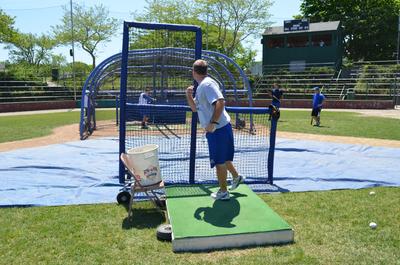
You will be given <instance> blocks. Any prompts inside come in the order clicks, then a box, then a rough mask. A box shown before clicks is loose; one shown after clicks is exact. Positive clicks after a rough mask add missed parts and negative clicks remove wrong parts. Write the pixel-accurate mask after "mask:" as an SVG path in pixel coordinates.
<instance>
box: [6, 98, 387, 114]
mask: <svg viewBox="0 0 400 265" xmlns="http://www.w3.org/2000/svg"><path fill="white" fill-rule="evenodd" d="M232 103H233V102H228V104H227V105H230V106H237V104H232ZM270 104H271V100H269V99H258V100H256V101H254V102H253V106H255V107H265V106H269V105H270ZM311 104H312V102H311V99H310V100H306V99H283V100H282V104H281V107H282V108H311ZM240 105H241V106H248V102H247V101H242V102H241V104H240ZM77 107H80V101H79V100H78V101H77V102H75V101H73V100H67V101H44V102H18V103H0V113H2V112H16V111H32V110H49V109H73V108H77ZM97 107H98V108H115V100H101V101H99V104H98V106H97ZM324 108H329V109H393V108H394V102H393V101H392V100H326V101H325V103H324Z"/></svg>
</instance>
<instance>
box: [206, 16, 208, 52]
mask: <svg viewBox="0 0 400 265" xmlns="http://www.w3.org/2000/svg"><path fill="white" fill-rule="evenodd" d="M206 50H208V10H207V26H206Z"/></svg>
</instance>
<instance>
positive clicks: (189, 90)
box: [186, 86, 197, 112]
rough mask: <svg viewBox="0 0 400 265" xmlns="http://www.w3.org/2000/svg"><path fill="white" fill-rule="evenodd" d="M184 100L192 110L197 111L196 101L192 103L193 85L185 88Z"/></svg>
mask: <svg viewBox="0 0 400 265" xmlns="http://www.w3.org/2000/svg"><path fill="white" fill-rule="evenodd" d="M186 100H187V102H188V104H189V106H190V108H191V109H192V111H193V112H197V109H196V103H194V99H193V86H190V87H188V88H187V89H186Z"/></svg>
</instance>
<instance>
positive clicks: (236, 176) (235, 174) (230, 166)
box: [225, 161, 245, 190]
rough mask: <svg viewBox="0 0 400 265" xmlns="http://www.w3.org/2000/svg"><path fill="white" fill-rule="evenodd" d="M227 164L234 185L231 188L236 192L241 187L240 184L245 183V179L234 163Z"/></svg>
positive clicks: (228, 162)
mask: <svg viewBox="0 0 400 265" xmlns="http://www.w3.org/2000/svg"><path fill="white" fill-rule="evenodd" d="M225 164H226V168H227V169H228V170H229V172H230V173H231V174H232V185H231V187H230V190H235V189H236V188H237V187H239V184H240V183H241V182H243V181H244V179H245V178H244V177H243V176H242V175H239V173H238V172H237V170H236V168H235V166H234V165H233V163H232V161H226V162H225Z"/></svg>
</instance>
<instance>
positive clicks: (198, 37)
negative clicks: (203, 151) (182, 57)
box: [189, 28, 202, 184]
mask: <svg viewBox="0 0 400 265" xmlns="http://www.w3.org/2000/svg"><path fill="white" fill-rule="evenodd" d="M201 46H202V36H201V28H198V30H196V47H195V55H194V56H195V59H196V60H198V59H201ZM196 89H197V82H194V91H193V94H194V95H195V94H196ZM194 95H193V96H194ZM197 120H198V116H197V112H192V125H191V134H192V137H191V141H190V163H189V183H190V184H194V180H195V175H194V173H195V167H196V141H197Z"/></svg>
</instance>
